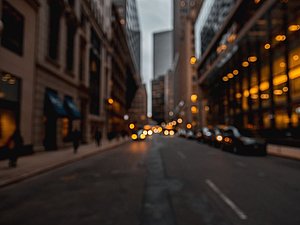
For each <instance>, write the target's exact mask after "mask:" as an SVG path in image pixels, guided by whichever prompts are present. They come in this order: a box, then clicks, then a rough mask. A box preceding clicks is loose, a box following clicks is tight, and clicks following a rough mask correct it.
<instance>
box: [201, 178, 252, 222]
mask: <svg viewBox="0 0 300 225" xmlns="http://www.w3.org/2000/svg"><path fill="white" fill-rule="evenodd" d="M205 182H206V184H207V185H208V186H209V187H210V188H211V189H212V190H213V191H214V192H215V193H216V194H217V195H218V196H219V197H220V198H221V199H222V200H223V201H224V202H225V203H226V204H227V205H228V206H229V207H230V208H231V209H232V210H233V211H234V212H235V213H236V214H237V216H238V217H239V218H240V219H241V220H246V219H247V215H246V214H245V213H244V212H243V211H242V210H241V209H240V208H239V207H238V206H237V205H236V204H235V203H234V202H233V201H232V200H230V199H229V198H228V197H227V196H226V195H225V194H224V193H223V192H222V191H221V190H220V189H219V188H218V187H217V186H216V185H215V184H214V183H213V182H212V181H211V180H209V179H206V180H205Z"/></svg>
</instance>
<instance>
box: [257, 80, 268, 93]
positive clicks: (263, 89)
mask: <svg viewBox="0 0 300 225" xmlns="http://www.w3.org/2000/svg"><path fill="white" fill-rule="evenodd" d="M269 87H270V85H269V82H268V81H264V82H262V83H261V84H260V85H259V89H260V90H261V91H266V90H268V89H269Z"/></svg>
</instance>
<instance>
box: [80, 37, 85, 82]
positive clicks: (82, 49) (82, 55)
mask: <svg viewBox="0 0 300 225" xmlns="http://www.w3.org/2000/svg"><path fill="white" fill-rule="evenodd" d="M85 59H86V44H85V41H84V39H83V38H81V39H80V59H79V80H80V81H81V82H83V81H84V80H85V76H84V74H85Z"/></svg>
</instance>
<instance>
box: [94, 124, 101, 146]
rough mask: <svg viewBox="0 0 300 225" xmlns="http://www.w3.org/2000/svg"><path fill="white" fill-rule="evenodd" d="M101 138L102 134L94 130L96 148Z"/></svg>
mask: <svg viewBox="0 0 300 225" xmlns="http://www.w3.org/2000/svg"><path fill="white" fill-rule="evenodd" d="M101 138H102V134H101V132H100V131H99V128H97V129H96V132H95V141H96V144H97V146H98V147H99V146H100V144H101Z"/></svg>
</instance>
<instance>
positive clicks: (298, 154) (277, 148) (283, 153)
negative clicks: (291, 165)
mask: <svg viewBox="0 0 300 225" xmlns="http://www.w3.org/2000/svg"><path fill="white" fill-rule="evenodd" d="M267 152H268V154H269V155H274V156H278V157H284V158H289V159H295V160H300V149H299V148H295V147H288V146H283V145H273V144H268V145H267Z"/></svg>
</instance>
